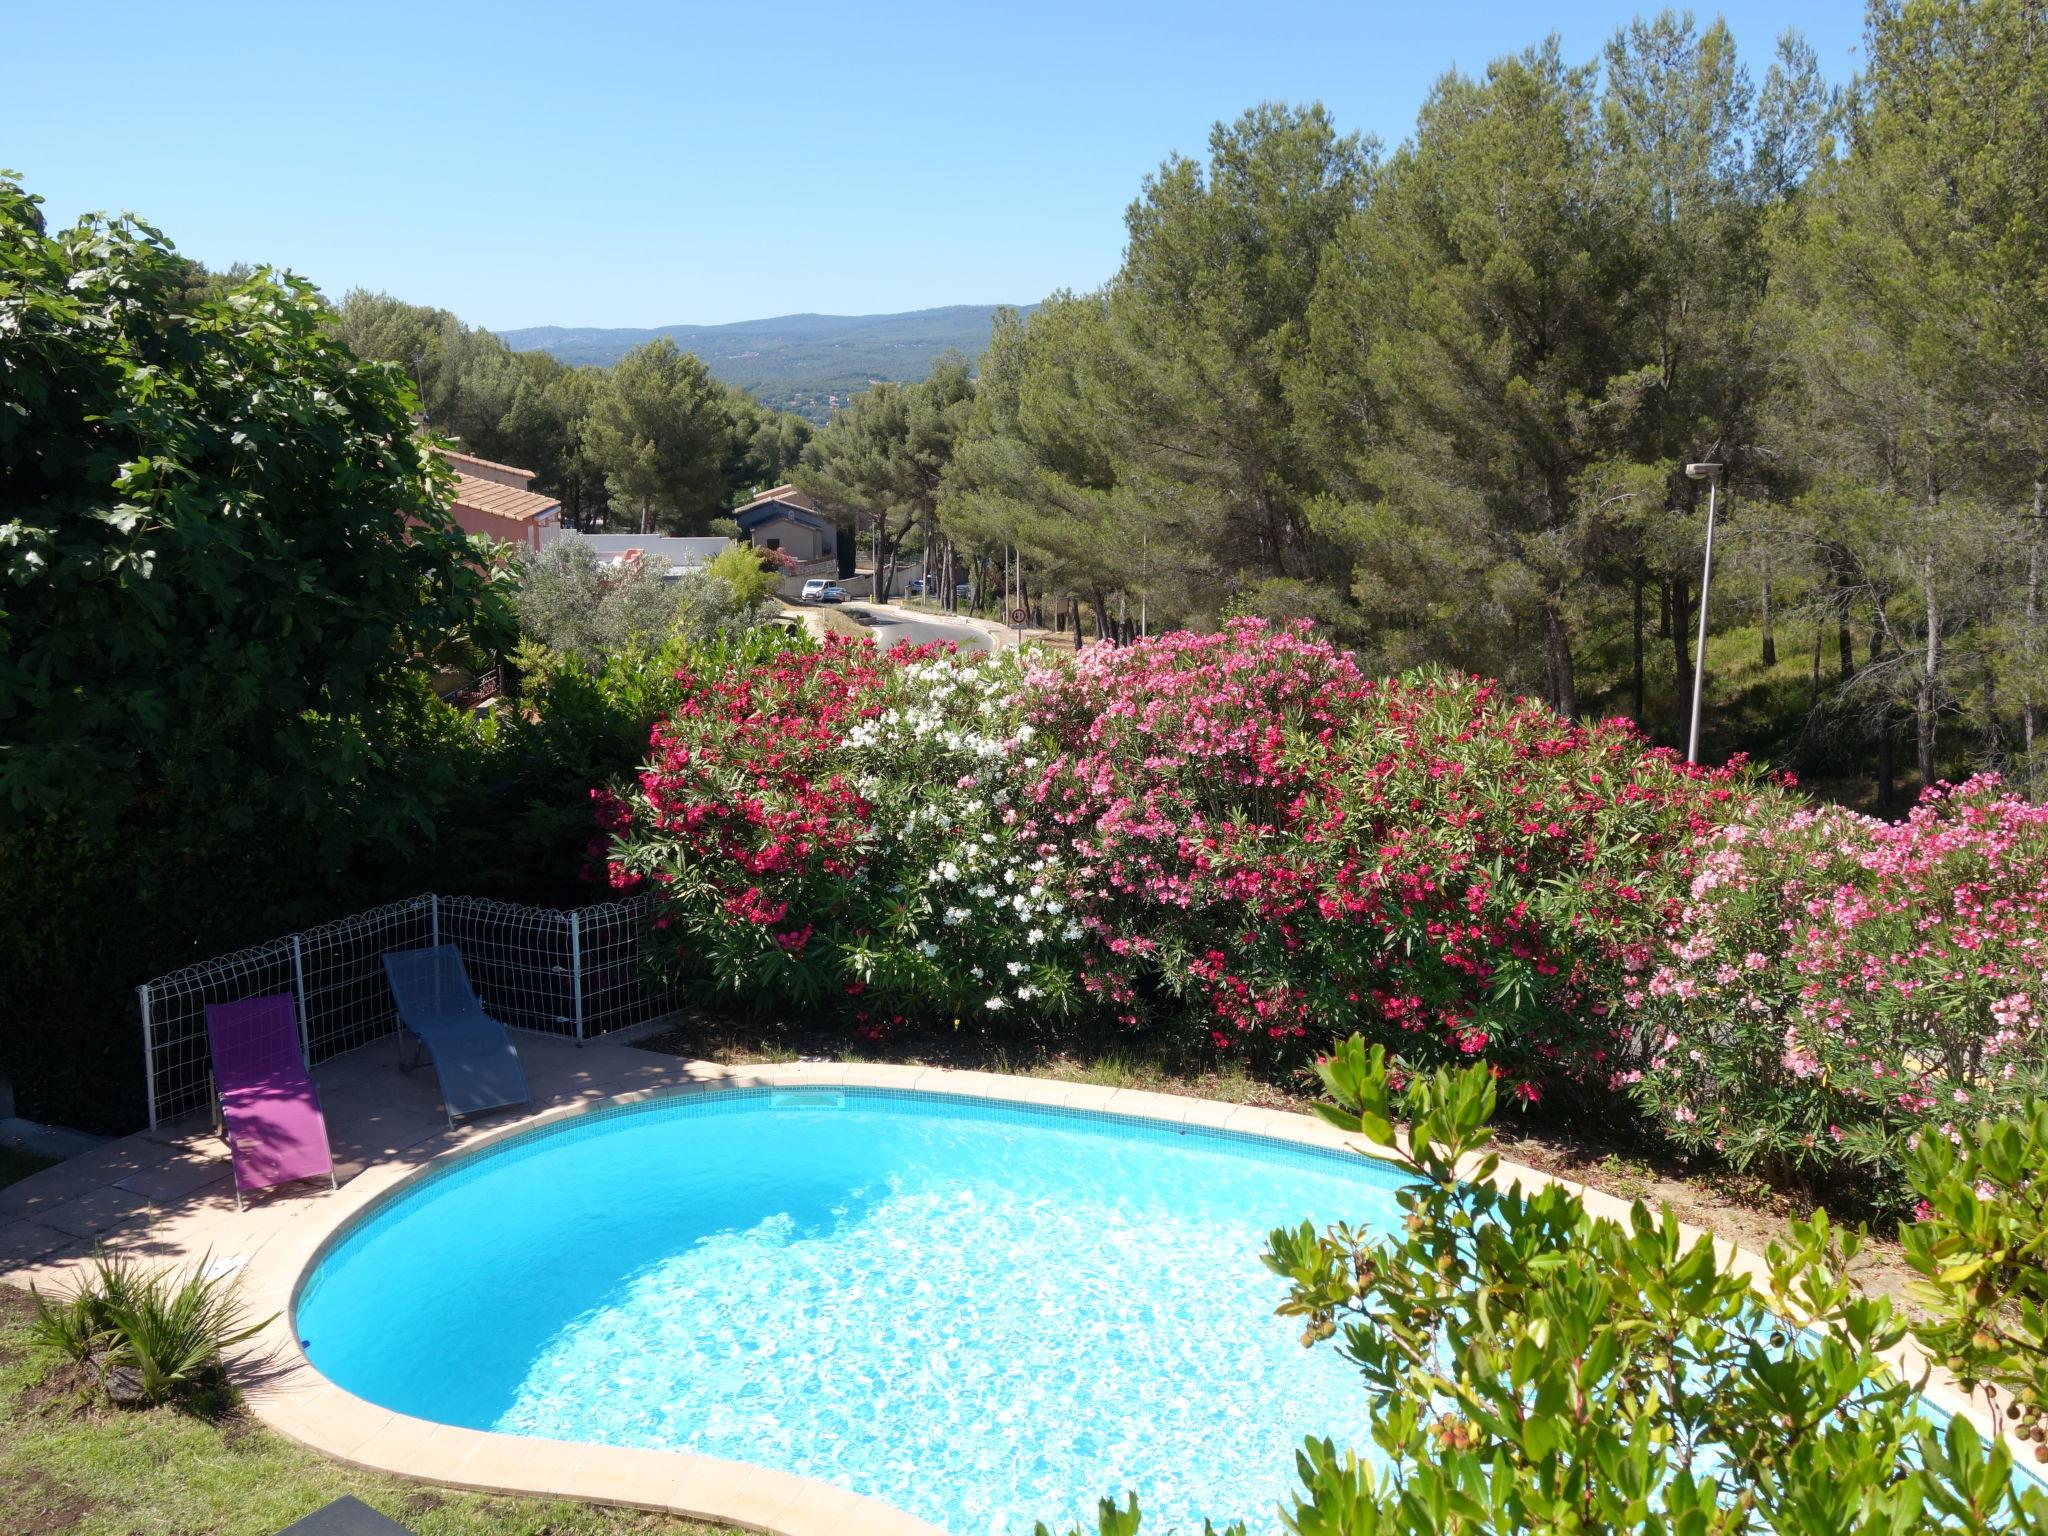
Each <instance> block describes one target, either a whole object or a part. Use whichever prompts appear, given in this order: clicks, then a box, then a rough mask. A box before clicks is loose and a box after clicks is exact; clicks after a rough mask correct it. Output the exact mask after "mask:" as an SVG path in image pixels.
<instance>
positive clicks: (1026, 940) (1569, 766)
mask: <svg viewBox="0 0 2048 1536" xmlns="http://www.w3.org/2000/svg"><path fill="white" fill-rule="evenodd" d="M681 681H682V683H683V698H682V702H681V704H680V706H679V707H678V708H677V710H676V711H675V713H674V715H673V716H672V717H671V719H670V720H668V721H667V722H665V723H664V724H663V725H662V726H661V727H659V728H658V729H657V731H656V733H655V738H654V742H653V760H652V761H651V762H650V764H649V766H648V768H647V770H646V771H645V772H644V773H643V774H642V775H641V777H640V779H639V781H638V783H637V784H635V785H634V786H632V787H631V789H630V790H629V791H628V792H627V793H625V794H624V795H623V796H621V797H618V798H611V797H606V798H604V799H603V801H602V816H603V819H604V821H605V823H606V827H607V830H608V831H609V833H610V834H611V839H610V841H609V843H608V845H606V847H605V848H604V852H605V853H606V855H607V860H606V863H607V874H608V878H609V879H610V880H611V881H612V883H613V884H614V885H618V886H622V887H627V888H639V887H642V886H643V885H644V886H645V887H647V888H650V889H652V890H654V891H655V892H656V893H657V895H658V896H659V897H660V899H661V906H662V912H661V916H660V917H659V918H658V919H657V921H658V922H659V923H661V924H663V925H664V927H665V931H666V932H667V933H668V934H669V936H670V938H671V940H672V945H673V954H674V956H675V961H676V964H677V965H678V967H679V968H681V969H683V970H685V971H691V972H694V973H695V974H697V975H699V976H701V977H705V978H707V979H709V980H711V981H712V982H713V983H715V984H716V985H719V986H721V987H724V988H726V989H728V990H731V991H734V992H737V993H741V994H743V995H747V996H750V997H753V998H756V999H761V998H765V999H769V1000H787V1001H801V1002H806V1003H816V1002H818V1001H820V1000H823V999H840V1000H841V1006H843V1007H844V1008H846V1009H847V1011H848V1012H849V1013H850V1014H851V1015H853V1022H854V1023H855V1024H856V1025H857V1026H858V1027H859V1028H861V1029H862V1030H863V1031H866V1032H869V1033H872V1032H876V1031H879V1030H883V1029H886V1028H888V1027H889V1026H891V1025H892V1024H894V1023H896V1022H899V1021H901V1020H903V1019H906V1018H914V1017H920V1016H923V1017H930V1016H933V1015H938V1016H941V1017H943V1016H945V1015H947V1014H950V1015H951V1016H953V1017H960V1016H963V1015H965V1014H969V1013H971V1014H973V1015H974V1016H975V1017H977V1018H978V1019H980V1020H983V1021H987V1020H988V1019H990V1018H991V1016H995V1017H1000V1018H1004V1019H1013V1020H1017V1021H1020V1022H1021V1021H1024V1020H1030V1021H1033V1022H1035V1023H1038V1024H1041V1025H1044V1026H1048V1027H1055V1026H1060V1025H1063V1024H1066V1023H1071V1022H1075V1021H1082V1022H1087V1023H1089V1024H1090V1025H1092V1026H1095V1027H1107V1028H1111V1029H1114V1030H1119V1031H1123V1032H1125V1033H1128V1034H1130V1035H1132V1036H1144V1037H1148V1038H1151V1039H1155V1040H1163V1041H1166V1042H1169V1043H1172V1044H1174V1045H1177V1046H1179V1047H1181V1048H1183V1049H1186V1050H1193V1051H1198V1052H1202V1053H1216V1054H1219V1055H1241V1056H1245V1057H1247V1058H1249V1059H1250V1060H1251V1061H1252V1062H1253V1063H1254V1064H1255V1065H1257V1066H1258V1067H1260V1068H1261V1069H1264V1070H1269V1071H1279V1070H1285V1069H1287V1068H1289V1067H1292V1066H1297V1065H1300V1064H1302V1063H1305V1062H1307V1061H1308V1060H1311V1059H1313V1058H1314V1057H1315V1056H1317V1055H1318V1054H1320V1053H1321V1052H1322V1051H1323V1050H1324V1049H1325V1048H1326V1047H1327V1045H1328V1043H1329V1042H1330V1040H1332V1039H1334V1038H1341V1037H1342V1036H1345V1035H1348V1034H1350V1033H1351V1032H1352V1031H1353V1030H1363V1031H1364V1032H1366V1033H1367V1034H1369V1035H1370V1036H1372V1037H1373V1038H1375V1039H1377V1040H1381V1041H1384V1042H1386V1043H1387V1044H1388V1045H1389V1046H1390V1047H1391V1048H1392V1049H1393V1051H1394V1052H1395V1053H1396V1054H1397V1056H1398V1058H1399V1059H1400V1061H1401V1063H1402V1064H1403V1067H1404V1069H1406V1070H1414V1069H1416V1068H1419V1067H1422V1066H1426V1065H1431V1064H1435V1063H1438V1062H1444V1061H1458V1060H1465V1059H1470V1058H1482V1059H1484V1060H1486V1061H1487V1062H1488V1063H1489V1064H1491V1066H1492V1067H1493V1068H1494V1070H1495V1072H1496V1073H1497V1074H1498V1075H1499V1076H1500V1077H1501V1079H1502V1080H1503V1086H1504V1091H1507V1092H1508V1093H1510V1094H1511V1095H1512V1096H1513V1097H1515V1098H1518V1099H1520V1100H1522V1101H1525V1102H1526V1101H1532V1100H1535V1099H1537V1098H1539V1097H1541V1096H1542V1095H1543V1094H1544V1093H1545V1092H1547V1091H1550V1090H1552V1089H1554V1088H1559V1087H1567V1086H1576V1087H1580V1088H1582V1089H1584V1090H1587V1091H1597V1092H1600V1093H1603V1094H1604V1093H1605V1092H1607V1091H1608V1087H1609V1084H1610V1082H1611V1080H1612V1079H1613V1078H1614V1077H1615V1076H1617V1075H1618V1074H1621V1073H1624V1072H1626V1071H1628V1070H1630V1069H1631V1068H1632V1067H1634V1066H1637V1065H1639V1063H1638V1061H1637V1060H1636V1058H1635V1057H1634V1056H1632V1055H1631V1051H1632V1050H1633V1049H1634V1047H1635V1046H1636V1045H1637V1044H1638V1042H1639V1035H1638V1034H1637V1033H1636V1032H1635V1031H1634V1030H1633V1028H1632V1024H1631V1021H1629V1020H1627V1019H1625V1018H1623V1017H1621V1016H1619V1014H1618V1012H1617V1008H1616V1001H1617V998H1618V996H1619V994H1620V992H1621V991H1622V989H1623V986H1624V984H1625V979H1626V977H1627V975H1628V974H1629V971H1628V967H1629V966H1631V965H1641V964H1643V963H1645V962H1646V961H1647V959H1648V957H1650V956H1651V955H1652V953H1653V951H1654V948H1655V946H1656V944H1657V942H1658V940H1659V938H1660V935H1661V932H1662V924H1663V922H1664V920H1665V918H1666V916H1667V914H1668V912H1669V911H1670V910H1671V909H1672V908H1673V907H1674V906H1675V905H1676V904H1677V902H1678V901H1679V900H1680V899H1681V898H1682V896H1683V894H1684V891H1685V881H1686V878H1687V874H1688V868H1687V864H1686V860H1687V858H1688V856H1689V853H1690V850H1691V849H1692V848H1693V847H1694V845H1695V844H1696V842H1697V840H1698V839H1699V838H1700V837H1701V836H1703V835H1705V834H1706V833H1709V832H1711V831H1712V830H1714V829H1715V828H1717V827H1718V826H1719V825H1721V824H1722V823H1723V822H1724V821H1726V820H1727V819H1728V818H1730V817H1731V816H1733V815H1735V814H1737V813H1738V812H1740V811H1742V810H1743V809H1744V808H1745V807H1747V806H1748V805H1750V804H1751V803H1752V802H1754V801H1755V800H1757V799H1758V798H1759V797H1766V798H1767V797H1770V796H1774V795H1776V794H1778V793H1779V792H1778V791H1777V790H1776V789H1775V788H1774V787H1773V786H1771V785H1770V784H1769V783H1768V782H1767V781H1766V780H1765V779H1764V778H1763V777H1762V776H1761V775H1758V774H1756V773H1754V772H1752V771H1750V770H1749V769H1747V768H1745V767H1743V766H1742V765H1740V764H1737V765H1734V766H1731V767H1729V768H1725V769H1719V770H1713V771H1705V770H1699V769H1694V768H1690V767H1688V766H1686V765H1685V764H1683V763H1680V762H1678V761H1677V760H1676V759H1675V758H1674V756H1673V754H1671V753H1669V752H1667V751H1661V750H1656V749H1652V748H1649V747H1648V746H1647V745H1646V744H1645V743H1644V742H1643V740H1642V739H1641V737H1640V736H1639V735H1638V734H1637V733H1636V732H1635V731H1634V730H1633V728H1631V727H1629V726H1628V725H1626V724H1625V723H1622V722H1607V723H1603V724H1599V725H1589V726H1580V725H1572V724H1569V723H1567V722H1565V721H1562V720H1560V719H1559V718H1557V717H1556V716H1555V715H1553V714H1551V713H1549V712H1548V711H1547V710H1545V709H1543V708H1542V707H1540V706H1538V705H1535V704H1532V703H1530V702H1528V701H1526V700H1521V699H1516V698H1512V697H1509V696H1507V695H1504V694H1503V693H1501V692H1500V691H1499V690H1498V689H1497V688H1495V687H1493V686H1492V685H1489V684H1485V683H1481V682H1478V681H1476V680H1473V679H1470V678H1463V677H1455V676H1445V675H1417V676H1412V677H1408V678H1402V679H1391V680H1378V679H1370V678H1366V677H1364V676H1362V675H1361V674H1360V673H1359V671H1358V669H1357V667H1356V666H1355V664H1354V663H1353V661H1352V660H1351V658H1350V657H1349V656H1348V655H1347V654H1345V653H1343V652H1341V651H1338V650H1336V649H1335V648H1333V647H1331V646H1329V645H1327V644H1325V643H1323V642H1320V641H1317V640H1314V639H1312V638H1310V637H1309V635H1308V634H1307V632H1306V629H1305V627H1303V628H1275V627H1270V626H1267V625H1264V624H1261V623H1259V622H1257V621H1251V620H1244V621H1239V622H1237V623H1234V624H1232V625H1231V626H1230V627H1229V628H1227V629H1226V630H1225V631H1223V632H1222V633H1219V634H1214V635H1192V634H1175V635H1168V636H1164V637H1161V638H1159V639H1156V640H1151V641H1146V642H1143V643H1141V644H1138V645H1135V646H1130V647H1126V648H1121V649H1117V648H1108V647H1103V648H1098V649H1095V650H1093V651H1090V652H1088V653H1087V654H1086V655H1084V656H1082V657H1080V658H1077V659H1074V660H1072V661H1067V660H1065V659H1060V660H1049V659H1031V658H1023V657H1019V656H1017V655H1015V654H1008V655H1004V656H1000V657H993V658H980V657H951V656H936V655H931V654H928V653H922V652H920V653H909V654H905V653H897V654H895V655H891V656H880V655H877V654H876V653H874V652H873V651H872V650H871V649H869V648H866V647H857V646H855V647H849V646H832V647H829V648H827V649H826V650H823V651H820V652H816V653H811V654H804V653H792V654H790V655H789V656H786V657H783V658H779V659H777V660H776V661H775V662H773V663H771V664H767V665H762V664H760V663H758V662H729V663H722V664H720V665H718V666H714V667H711V668H708V669H702V670H687V671H686V672H685V674H684V675H683V677H682V678H681Z"/></svg>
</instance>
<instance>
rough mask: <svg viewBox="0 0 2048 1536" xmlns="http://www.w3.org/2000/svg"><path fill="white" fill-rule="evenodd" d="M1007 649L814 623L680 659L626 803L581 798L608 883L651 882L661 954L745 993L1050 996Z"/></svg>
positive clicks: (1051, 979)
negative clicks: (822, 630) (983, 655)
mask: <svg viewBox="0 0 2048 1536" xmlns="http://www.w3.org/2000/svg"><path fill="white" fill-rule="evenodd" d="M1022 675H1023V671H1022V664H1021V662H1020V661H1019V660H1018V658H1017V657H1016V656H1015V654H1014V653H1011V654H1009V655H1007V656H1005V657H998V658H989V659H986V660H983V661H980V662H974V663H969V662H963V661H956V660H954V659H953V658H950V657H945V656H941V655H939V654H937V653H936V652H935V651H934V650H933V649H932V648H930V647H926V648H923V649H916V650H910V649H899V650H897V651H895V652H892V653H890V654H888V655H886V656H885V655H881V654H878V653H877V652H876V651H875V650H874V648H873V646H872V645H870V644H865V643H863V644H859V645H854V644H848V643H846V642H844V641H840V640H836V639H834V640H830V641H828V642H827V643H826V644H825V646H824V647H823V648H821V649H816V650H788V651H782V652H779V653H777V654H775V655H773V656H766V657H764V656H757V655H754V656H732V657H717V656H710V655H704V656H698V657H693V658H691V660H690V661H688V662H686V663H685V664H684V665H683V666H682V667H681V668H680V669H679V670H678V672H677V681H678V684H679V687H680V690H681V694H682V697H681V700H680V702H679V703H678V705H677V707H676V708H675V710H674V711H673V712H672V713H671V714H670V716H669V717H668V718H667V719H666V720H665V721H663V722H662V723H661V724H660V725H659V726H657V727H656V729H655V731H654V736H653V742H652V748H651V760H650V762H649V764H648V766H647V768H646V770H645V771H644V772H643V773H642V774H641V776H640V778H639V780H638V781H637V783H636V784H635V785H634V786H633V788H632V790H631V792H630V793H629V794H628V795H627V796H626V797H625V798H623V799H622V798H619V797H617V796H614V795H612V794H609V793H602V794H600V795H599V819H600V822H601V824H602V825H603V826H605V827H606V828H607V829H608V830H610V831H611V832H612V833H613V834H614V835H613V840H612V842H611V843H610V845H609V847H608V848H604V847H600V849H599V850H598V851H599V852H602V853H605V854H606V855H607V864H606V871H607V878H608V879H609V881H610V883H611V884H612V885H613V886H615V887H617V888H620V889H635V888H638V887H640V886H641V885H642V884H643V882H651V884H652V887H653V889H654V890H655V891H656V892H657V893H658V894H659V896H660V898H661V902H662V907H663V911H662V914H661V915H660V916H659V917H657V918H656V919H655V922H656V926H657V928H659V929H664V930H670V933H671V938H672V939H673V944H672V946H671V952H672V956H673V959H672V964H673V965H674V966H675V967H677V968H678V969H679V970H681V971H683V972H685V973H687V974H694V975H696V976H699V977H703V978H706V979H708V980H710V981H711V982H712V983H713V984H714V985H715V986H717V987H719V988H722V989H725V990H728V991H731V992H734V993H742V994H746V995H749V996H753V997H757V998H768V999H778V998H779V999H784V1000H789V1001H796V1002H804V1003H810V1004H816V1003H819V1002H823V1001H831V1002H838V1003H842V1004H843V1006H844V1007H845V1009H846V1010H847V1011H848V1012H849V1013H850V1014H852V1015H853V1019H854V1022H855V1023H856V1024H857V1025H858V1026H860V1027H861V1028H863V1029H864V1030H866V1031H867V1032H869V1033H875V1032H879V1031H880V1030H881V1029H883V1028H886V1027H887V1025H888V1024H889V1023H890V1022H891V1021H894V1020H898V1019H900V1018H902V1017H903V1016H904V1015H905V1014H906V1013H907V1012H908V1011H909V1010H911V1009H919V1010H922V1011H924V1012H927V1013H931V1012H936V1013H941V1014H950V1015H952V1016H958V1015H959V1014H960V1013H961V1012H963V1011H965V1010H968V1009H970V1008H971V1009H973V1010H974V1011H976V1012H977V1013H979V1014H980V1015H982V1016H983V1017H988V1016H992V1015H995V1014H999V1013H1002V1012H1003V1011H1004V1010H1006V1009H1010V1008H1013V1007H1015V1008H1023V1009H1029V1008H1032V1007H1034V1006H1056V1005H1058V1004H1059V1003H1061V1002H1063V1001H1065V1000H1067V998H1066V982H1065V978H1066V977H1068V976H1069V975H1071V964H1070V963H1069V964H1065V965H1063V964H1061V963H1060V962H1059V959H1058V958H1056V957H1060V956H1063V955H1064V954H1065V952H1066V951H1067V950H1069V949H1071V943H1072V940H1073V939H1074V938H1077V937H1078V936H1079V932H1078V930H1074V931H1073V932H1072V933H1071V934H1069V933H1068V932H1067V929H1068V928H1069V927H1071V923H1070V921H1069V920H1066V919H1064V918H1063V915H1062V912H1061V910H1060V903H1059V901H1058V899H1057V898H1056V896H1055V895H1054V894H1053V892H1052V889H1051V886H1050V884H1049V882H1048V878H1047V865H1046V863H1045V861H1044V859H1043V858H1042V857H1041V856H1039V855H1038V854H1036V853H1034V852H1032V851H1031V850H1029V849H1027V848H1025V846H1024V844H1023V842H1022V839H1021V837H1020V835H1019V830H1018V820H1017V815H1016V811H1015V808H1014V805H1013V804H1012V800H1013V795H1012V792H1011V791H1010V790H1009V789H1008V788H1007V787H1006V786H1005V781H1004V777H1003V772H1004V763H1005V761H1006V760H1007V758H1008V757H1009V756H1010V755H1012V754H1015V753H1018V752H1021V751H1023V750H1024V749H1025V748H1026V744H1027V742H1028V739H1029V732H1028V730H1025V729H1024V728H1022V727H1021V726H1018V725H1017V724H1016V722H1015V715H1014V710H1013V709H1012V708H1011V706H1010V702H1009V701H1010V699H1011V698H1012V696H1013V694H1014V692H1015V690H1016V688H1017V687H1018V686H1019V684H1020V682H1021V679H1022Z"/></svg>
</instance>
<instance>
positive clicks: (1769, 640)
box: [1764, 563, 1778, 667]
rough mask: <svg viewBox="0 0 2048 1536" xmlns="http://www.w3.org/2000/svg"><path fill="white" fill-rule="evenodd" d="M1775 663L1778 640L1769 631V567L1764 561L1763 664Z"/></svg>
mask: <svg viewBox="0 0 2048 1536" xmlns="http://www.w3.org/2000/svg"><path fill="white" fill-rule="evenodd" d="M1777 664H1778V642H1777V639H1776V637H1775V636H1773V635H1772V633H1771V568H1770V565H1769V564H1768V563H1766V564H1765V566H1764V665H1765V666H1767V667H1775V666H1776V665H1777Z"/></svg>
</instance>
